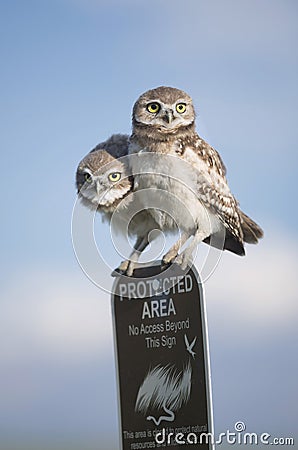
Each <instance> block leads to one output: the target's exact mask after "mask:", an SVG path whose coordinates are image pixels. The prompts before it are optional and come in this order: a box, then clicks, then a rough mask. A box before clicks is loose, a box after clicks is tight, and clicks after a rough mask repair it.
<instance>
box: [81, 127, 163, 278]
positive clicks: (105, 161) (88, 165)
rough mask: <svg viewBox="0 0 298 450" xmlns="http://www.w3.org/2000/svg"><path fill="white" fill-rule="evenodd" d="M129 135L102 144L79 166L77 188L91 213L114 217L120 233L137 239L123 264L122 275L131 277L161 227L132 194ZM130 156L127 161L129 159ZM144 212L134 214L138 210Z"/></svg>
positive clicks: (106, 217)
mask: <svg viewBox="0 0 298 450" xmlns="http://www.w3.org/2000/svg"><path fill="white" fill-rule="evenodd" d="M127 152H128V136H127V135H122V134H115V135H112V136H111V137H110V138H109V139H108V140H107V141H105V142H102V143H100V144H98V145H97V146H96V147H95V148H94V149H93V150H91V152H90V153H88V154H87V156H85V158H84V159H83V160H82V161H81V162H80V163H79V165H78V168H77V171H76V187H77V192H78V196H79V198H80V200H81V202H82V203H83V204H84V205H85V206H86V207H88V208H90V209H91V210H97V211H98V212H99V213H100V214H101V215H102V218H103V220H106V221H110V220H111V218H112V216H114V217H113V219H114V222H113V223H115V224H116V227H117V228H118V231H120V232H121V233H125V230H126V226H127V224H129V226H128V233H129V234H130V235H134V236H137V240H136V243H135V245H134V249H133V252H132V253H131V255H130V256H129V259H128V260H126V261H123V262H122V264H121V265H120V267H119V268H118V269H116V270H117V271H118V272H120V273H122V274H126V275H128V276H131V275H132V274H133V270H134V267H135V264H136V262H137V261H138V258H139V256H140V254H141V253H142V251H143V250H144V249H145V248H146V247H147V246H148V244H149V236H148V235H149V233H150V231H152V230H154V229H156V228H158V226H157V224H156V222H155V221H154V219H153V216H152V215H151V214H149V212H148V211H145V210H143V211H142V208H141V207H140V205H138V204H137V198H135V197H136V196H135V194H134V193H133V191H132V188H133V179H132V177H131V176H130V174H129V168H128V164H127ZM125 157H126V158H125ZM136 210H137V211H138V210H141V211H140V212H137V214H134V212H135V211H136Z"/></svg>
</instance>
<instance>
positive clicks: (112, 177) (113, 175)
mask: <svg viewBox="0 0 298 450" xmlns="http://www.w3.org/2000/svg"><path fill="white" fill-rule="evenodd" d="M120 178H121V173H120V172H113V173H110V174H109V180H110V181H112V182H113V183H116V182H117V181H119V180H120Z"/></svg>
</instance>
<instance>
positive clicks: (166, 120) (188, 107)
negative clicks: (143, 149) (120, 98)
mask: <svg viewBox="0 0 298 450" xmlns="http://www.w3.org/2000/svg"><path fill="white" fill-rule="evenodd" d="M194 122H195V110H194V107H193V103H192V99H191V97H190V96H189V95H188V94H186V93H185V92H183V91H181V90H179V89H176V88H172V87H167V86H160V87H158V88H156V89H151V90H150V91H147V92H145V93H144V94H142V95H141V96H140V97H139V98H138V100H137V101H136V103H135V104H134V107H133V126H134V127H138V126H140V127H144V126H146V127H148V128H152V129H154V131H156V132H159V133H164V134H167V133H168V134H171V133H175V132H177V131H178V130H179V129H181V128H184V129H185V128H189V127H193V126H194ZM148 128H147V129H148Z"/></svg>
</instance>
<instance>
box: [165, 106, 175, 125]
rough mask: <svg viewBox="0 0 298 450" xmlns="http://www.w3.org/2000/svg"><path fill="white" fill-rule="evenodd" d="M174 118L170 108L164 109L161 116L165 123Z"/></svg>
mask: <svg viewBox="0 0 298 450" xmlns="http://www.w3.org/2000/svg"><path fill="white" fill-rule="evenodd" d="M173 119H174V115H173V111H172V110H171V109H166V110H165V114H164V116H163V120H164V121H165V122H167V123H169V124H170V123H171V122H172V121H173Z"/></svg>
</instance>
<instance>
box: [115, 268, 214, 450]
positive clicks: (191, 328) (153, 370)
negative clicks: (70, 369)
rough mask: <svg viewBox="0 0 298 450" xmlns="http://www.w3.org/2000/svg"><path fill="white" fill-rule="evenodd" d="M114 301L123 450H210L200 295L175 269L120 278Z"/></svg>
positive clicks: (195, 281) (192, 279) (190, 278)
mask: <svg viewBox="0 0 298 450" xmlns="http://www.w3.org/2000/svg"><path fill="white" fill-rule="evenodd" d="M113 292H114V294H113V296H112V309H113V322H114V341H115V352H116V365H117V372H118V401H119V416H120V425H121V426H120V435H121V436H120V441H121V449H122V450H135V449H150V448H166V449H168V450H171V449H177V448H180V446H181V447H182V446H183V447H184V448H188V447H189V448H192V449H201V450H207V449H208V450H210V449H212V448H213V444H212V442H213V441H212V436H213V419H212V402H211V386H210V368H209V350H208V336H207V324H206V312H205V304H204V296H203V289H202V284H201V282H200V278H199V276H198V274H197V273H196V271H195V270H193V269H191V270H189V271H188V272H187V273H185V272H182V271H181V269H180V267H179V266H177V265H173V266H171V268H170V269H168V270H166V271H165V272H162V271H161V269H160V266H151V267H143V268H139V269H136V270H135V274H134V278H131V279H130V278H128V277H124V276H119V277H118V278H117V279H116V280H115V283H114V288H113Z"/></svg>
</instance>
